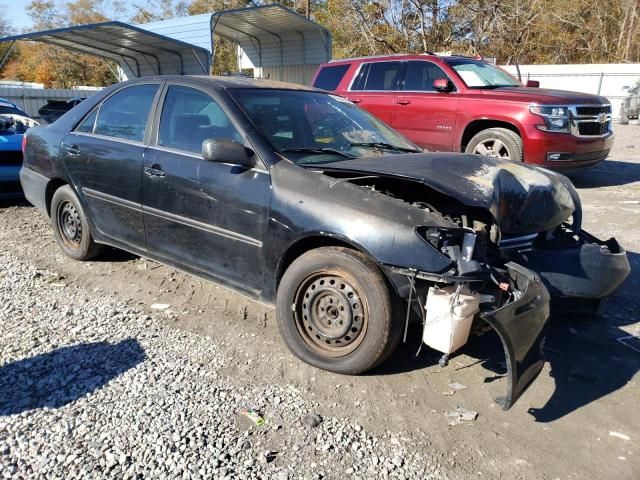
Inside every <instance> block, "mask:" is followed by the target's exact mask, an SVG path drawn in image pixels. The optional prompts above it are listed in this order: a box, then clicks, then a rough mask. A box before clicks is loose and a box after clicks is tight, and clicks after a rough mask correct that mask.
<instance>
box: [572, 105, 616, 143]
mask: <svg viewBox="0 0 640 480" xmlns="http://www.w3.org/2000/svg"><path fill="white" fill-rule="evenodd" d="M589 107H590V108H593V107H600V109H601V110H603V111H602V112H600V113H597V114H589V115H581V114H579V113H578V109H580V108H589ZM567 108H568V109H569V125H570V130H571V134H572V135H574V136H576V137H606V136H607V135H609V134H610V133H611V119H612V117H611V104H610V103H602V104H586V105H567ZM607 110H608V112H607ZM586 124H594V126H595V127H596V128H598V127H599V128H598V131H599V133H596V134H583V133H580V127H581V126H586Z"/></svg>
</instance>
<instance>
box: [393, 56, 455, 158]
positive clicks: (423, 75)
mask: <svg viewBox="0 0 640 480" xmlns="http://www.w3.org/2000/svg"><path fill="white" fill-rule="evenodd" d="M406 64H407V67H406V69H405V71H404V77H403V79H402V81H401V90H402V91H401V92H398V94H397V95H396V98H395V101H396V104H397V108H396V110H395V112H394V115H393V120H392V122H391V126H392V127H393V128H395V129H396V130H398V131H399V132H400V133H403V134H404V135H405V136H406V137H408V138H409V139H410V140H412V141H413V142H415V143H417V144H418V145H420V146H421V147H426V148H427V149H429V150H431V151H440V152H449V151H451V150H452V148H453V132H454V131H455V126H456V119H457V111H458V103H459V98H458V95H457V94H456V93H455V90H454V91H451V92H438V91H437V90H436V89H435V88H433V81H434V80H436V79H439V78H445V79H448V80H450V79H449V77H448V76H447V74H446V73H444V71H443V70H442V69H441V68H440V67H439V66H438V65H436V64H435V63H433V62H430V61H427V60H412V61H409V62H406Z"/></svg>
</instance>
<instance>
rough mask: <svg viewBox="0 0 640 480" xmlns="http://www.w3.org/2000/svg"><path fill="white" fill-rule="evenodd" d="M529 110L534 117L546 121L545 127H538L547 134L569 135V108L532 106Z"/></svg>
mask: <svg viewBox="0 0 640 480" xmlns="http://www.w3.org/2000/svg"><path fill="white" fill-rule="evenodd" d="M529 110H530V111H531V113H533V114H534V115H538V116H540V117H542V118H543V119H544V125H536V127H538V128H539V129H540V130H543V131H545V132H557V133H569V131H570V126H569V108H568V107H546V106H543V105H532V106H530V107H529Z"/></svg>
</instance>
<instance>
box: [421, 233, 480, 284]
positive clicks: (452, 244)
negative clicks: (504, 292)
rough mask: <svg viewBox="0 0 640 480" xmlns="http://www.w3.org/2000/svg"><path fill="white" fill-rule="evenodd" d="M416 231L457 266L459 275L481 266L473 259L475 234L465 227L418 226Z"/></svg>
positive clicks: (478, 268) (473, 270) (476, 269)
mask: <svg viewBox="0 0 640 480" xmlns="http://www.w3.org/2000/svg"><path fill="white" fill-rule="evenodd" d="M416 233H417V234H418V235H419V236H420V237H421V238H422V239H423V240H425V241H426V242H427V243H429V244H430V245H431V246H433V247H434V248H435V249H436V250H438V251H439V252H441V253H443V254H444V255H446V256H448V257H449V258H450V259H451V260H452V261H453V262H455V263H456V264H457V266H458V272H459V273H460V274H461V275H464V274H465V273H471V272H477V271H478V270H480V269H481V268H482V267H481V266H480V264H479V263H478V262H477V261H476V260H473V251H474V249H475V245H476V234H475V233H474V232H473V231H472V230H469V229H465V228H452V227H418V228H416Z"/></svg>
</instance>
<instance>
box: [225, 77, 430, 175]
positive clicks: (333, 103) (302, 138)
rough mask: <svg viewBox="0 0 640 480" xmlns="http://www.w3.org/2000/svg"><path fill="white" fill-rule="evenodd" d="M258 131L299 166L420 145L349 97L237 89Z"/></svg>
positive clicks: (236, 94) (414, 149) (235, 93)
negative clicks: (363, 108) (359, 106)
mask: <svg viewBox="0 0 640 480" xmlns="http://www.w3.org/2000/svg"><path fill="white" fill-rule="evenodd" d="M231 93H232V95H233V96H234V98H235V99H236V101H237V102H238V103H239V104H240V106H241V107H242V109H243V110H244V111H245V113H246V114H247V115H248V116H249V118H250V119H251V121H252V122H253V123H254V125H255V126H256V127H257V128H258V130H259V131H260V133H262V135H264V137H265V138H266V139H267V140H268V141H269V142H270V143H271V144H272V145H273V147H274V148H275V149H276V150H277V151H278V152H280V153H282V154H283V155H284V156H285V157H287V158H289V159H290V160H292V161H293V162H295V163H297V164H313V163H326V162H332V161H340V160H346V159H349V158H357V157H363V156H366V155H372V154H381V153H406V152H420V151H422V150H421V149H420V148H419V147H417V146H416V145H414V144H413V143H411V142H410V141H409V140H407V139H406V138H404V137H403V136H402V135H400V134H399V133H397V132H395V131H394V130H392V129H390V128H389V127H387V126H386V125H385V124H384V123H382V122H381V121H379V120H377V119H376V118H375V117H373V116H372V115H370V114H369V113H367V112H365V111H364V110H362V109H360V108H358V107H356V106H355V105H353V104H352V103H351V102H350V101H348V100H346V99H344V98H341V97H338V96H335V95H330V94H326V93H320V92H308V91H303V90H300V91H298V90H275V89H273V90H272V89H265V88H256V89H244V88H243V89H236V90H233V91H232V92H231Z"/></svg>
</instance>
